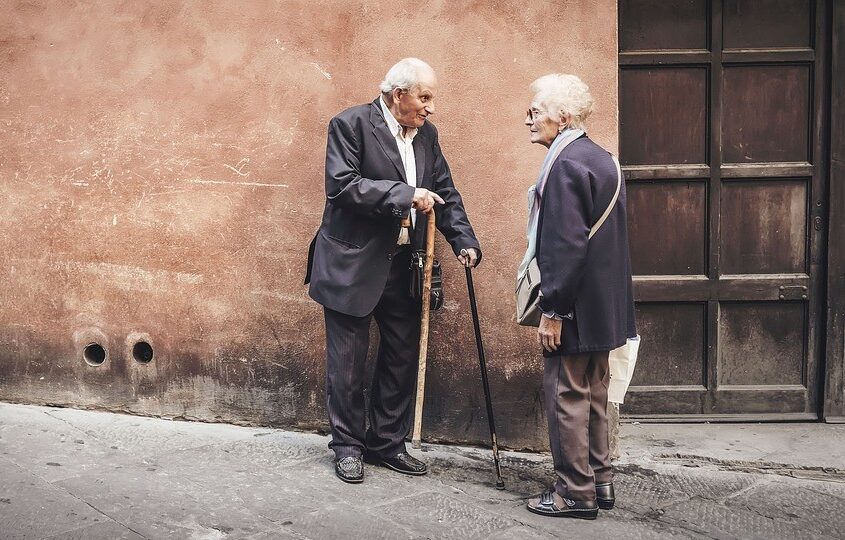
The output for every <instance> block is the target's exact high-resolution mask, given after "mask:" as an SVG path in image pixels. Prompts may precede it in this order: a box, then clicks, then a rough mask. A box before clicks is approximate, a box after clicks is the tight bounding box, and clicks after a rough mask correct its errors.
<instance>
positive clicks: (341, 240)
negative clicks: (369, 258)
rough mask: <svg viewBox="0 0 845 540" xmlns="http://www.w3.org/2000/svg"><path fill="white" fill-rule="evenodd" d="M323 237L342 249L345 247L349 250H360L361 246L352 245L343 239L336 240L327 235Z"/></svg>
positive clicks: (324, 234) (334, 237)
mask: <svg viewBox="0 0 845 540" xmlns="http://www.w3.org/2000/svg"><path fill="white" fill-rule="evenodd" d="M323 236H325V237H326V238H328V239H329V240H331V241H332V242H334V243H335V244H339V245H341V246H343V247H346V248H349V249H361V246H359V245H358V244H354V243H352V242H350V241H349V240H344V239H343V238H338V237H336V236H332V235H330V234H327V233H323Z"/></svg>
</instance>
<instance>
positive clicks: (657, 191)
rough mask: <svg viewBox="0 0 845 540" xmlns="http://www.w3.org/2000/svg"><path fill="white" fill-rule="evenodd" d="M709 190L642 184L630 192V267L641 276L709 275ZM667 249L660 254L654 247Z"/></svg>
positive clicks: (686, 184)
mask: <svg viewBox="0 0 845 540" xmlns="http://www.w3.org/2000/svg"><path fill="white" fill-rule="evenodd" d="M706 188H707V186H706V185H705V184H704V182H659V181H657V182H640V183H636V184H632V185H631V186H630V187H629V189H628V229H629V235H630V238H631V265H632V267H633V271H634V273H635V274H638V275H661V274H664V275H665V274H678V275H681V274H686V275H690V274H692V275H695V274H698V275H704V274H705V273H706V272H707V268H706V264H707V189H706ZM655 245H659V246H662V249H660V250H655V249H654V246H655Z"/></svg>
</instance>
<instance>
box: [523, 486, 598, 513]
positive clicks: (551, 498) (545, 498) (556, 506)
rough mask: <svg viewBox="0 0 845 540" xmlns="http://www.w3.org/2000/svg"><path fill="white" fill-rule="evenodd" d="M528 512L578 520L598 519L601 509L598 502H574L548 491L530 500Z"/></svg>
mask: <svg viewBox="0 0 845 540" xmlns="http://www.w3.org/2000/svg"><path fill="white" fill-rule="evenodd" d="M528 511H529V512H534V513H535V514H540V515H541V516H550V517H568V518H576V519H596V517H597V516H598V515H599V508H598V506H596V501H574V500H572V499H567V498H566V497H561V496H560V495H557V494H556V493H555V492H554V491H547V492H545V493H543V494H542V495H540V496H539V497H535V498H533V499H529V500H528Z"/></svg>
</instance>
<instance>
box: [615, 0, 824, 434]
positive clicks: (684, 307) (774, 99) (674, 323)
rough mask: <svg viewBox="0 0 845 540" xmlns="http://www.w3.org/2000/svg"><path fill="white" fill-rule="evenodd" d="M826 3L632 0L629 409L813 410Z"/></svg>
mask: <svg viewBox="0 0 845 540" xmlns="http://www.w3.org/2000/svg"><path fill="white" fill-rule="evenodd" d="M829 8H830V5H829V2H827V1H825V0H817V1H809V2H807V1H798V0H794V1H793V0H763V1H758V0H754V1H752V0H732V1H726V0H710V1H679V2H658V1H652V0H622V1H621V2H620V5H619V17H620V21H619V35H620V52H619V64H620V73H619V81H620V82H619V84H620V99H619V103H620V157H621V160H622V164H623V168H624V170H625V174H626V179H627V189H628V220H629V230H630V238H631V262H632V266H633V270H634V274H635V276H634V282H635V283H634V292H635V300H636V302H637V322H638V326H639V330H640V334H641V335H642V336H643V341H642V345H641V349H640V360H639V363H638V366H637V371H636V373H635V375H634V379H633V382H632V386H631V389H630V391H629V394H628V396H626V402H625V404H624V405H623V406H622V409H621V411H622V413H623V414H625V415H628V416H635V417H638V418H642V419H650V418H652V419H663V418H675V419H684V418H692V419H696V418H698V419H705V418H706V419H717V420H718V419H730V420H736V419H764V420H765V419H773V420H774V419H804V418H807V419H809V418H814V417H815V416H816V411H817V398H818V364H819V362H818V354H819V336H820V332H819V331H818V328H817V326H818V324H819V323H818V321H819V320H821V317H820V313H821V306H822V304H821V298H822V296H821V293H822V282H821V280H820V277H821V276H822V273H821V268H822V266H821V261H823V260H824V243H823V242H822V241H821V240H822V239H823V237H822V236H821V235H823V234H824V231H823V230H822V226H821V224H822V222H821V221H820V219H822V211H823V209H824V197H825V194H826V191H825V185H826V184H825V182H826V174H827V172H826V170H825V166H824V165H825V164H824V163H822V162H820V160H819V156H822V155H823V152H822V150H823V148H824V141H823V140H822V136H823V135H822V131H821V130H820V129H819V128H818V125H819V122H820V120H819V119H820V118H823V115H824V110H823V109H822V108H823V106H824V104H825V103H826V101H827V100H826V95H825V88H826V86H825V81H826V79H825V77H826V74H825V73H824V70H825V69H826V65H827V63H826V56H825V55H826V51H825V47H823V46H820V44H822V43H826V41H825V40H826V39H827V37H826V32H827V29H826V25H825V23H824V14H825V13H826V12H827V10H829Z"/></svg>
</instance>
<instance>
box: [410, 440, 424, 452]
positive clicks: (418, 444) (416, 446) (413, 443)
mask: <svg viewBox="0 0 845 540" xmlns="http://www.w3.org/2000/svg"><path fill="white" fill-rule="evenodd" d="M411 446H413V447H414V450H419V449H420V448H422V443H421V442H420V441H419V440H413V441H411Z"/></svg>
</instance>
